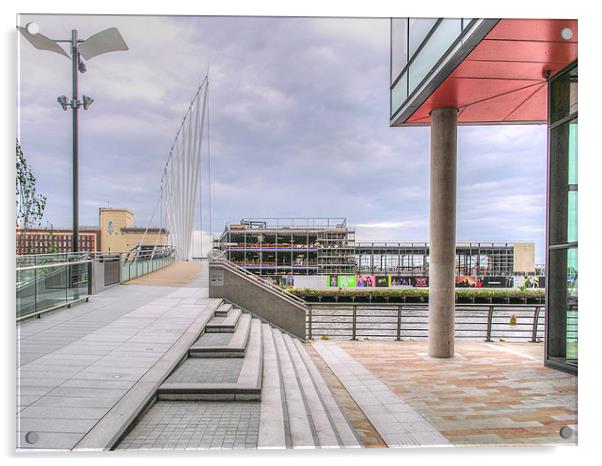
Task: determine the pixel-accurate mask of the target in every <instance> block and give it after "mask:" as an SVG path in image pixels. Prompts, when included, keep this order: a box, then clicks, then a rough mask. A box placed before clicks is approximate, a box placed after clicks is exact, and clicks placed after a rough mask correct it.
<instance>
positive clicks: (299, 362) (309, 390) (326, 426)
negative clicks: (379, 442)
mask: <svg viewBox="0 0 602 466" xmlns="http://www.w3.org/2000/svg"><path fill="white" fill-rule="evenodd" d="M283 339H284V342H285V344H286V346H287V348H288V351H289V354H290V357H291V361H292V363H293V366H294V368H295V372H296V373H297V379H298V380H299V382H300V388H301V390H302V391H303V396H304V399H305V404H306V406H307V415H308V416H307V417H308V418H310V419H311V423H312V424H313V427H314V430H315V432H316V436H317V438H318V444H317V445H316V446H319V447H321V448H338V447H339V446H340V443H339V439H338V438H337V435H336V433H335V431H334V428H333V426H332V424H331V422H330V418H329V416H328V412H327V410H326V407H325V406H324V404H323V403H322V399H321V398H320V395H319V394H318V390H317V389H316V386H315V385H314V382H313V380H312V378H311V376H310V375H309V372H308V370H307V367H306V366H305V363H304V362H303V359H302V358H301V356H300V354H299V351H298V349H297V347H296V346H295V344H294V343H293V340H292V338H291V337H290V335H287V334H285V335H283Z"/></svg>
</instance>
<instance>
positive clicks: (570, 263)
mask: <svg viewBox="0 0 602 466" xmlns="http://www.w3.org/2000/svg"><path fill="white" fill-rule="evenodd" d="M577 251H578V250H577V248H568V249H554V250H550V255H549V257H550V264H549V267H548V283H547V287H548V300H547V318H548V323H547V325H548V357H550V358H553V359H556V360H562V361H563V362H567V363H569V364H576V363H577V357H578V352H577V342H578V325H577V324H578V308H579V306H578V275H579V273H578V270H579V264H578V252H577Z"/></svg>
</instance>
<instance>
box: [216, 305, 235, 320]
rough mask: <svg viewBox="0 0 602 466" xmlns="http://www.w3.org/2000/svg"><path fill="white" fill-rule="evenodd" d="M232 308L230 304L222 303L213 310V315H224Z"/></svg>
mask: <svg viewBox="0 0 602 466" xmlns="http://www.w3.org/2000/svg"><path fill="white" fill-rule="evenodd" d="M232 308H233V306H232V304H228V303H222V304H221V306H220V307H218V308H217V309H216V310H215V317H226V316H227V315H228V312H230V310H231V309H232Z"/></svg>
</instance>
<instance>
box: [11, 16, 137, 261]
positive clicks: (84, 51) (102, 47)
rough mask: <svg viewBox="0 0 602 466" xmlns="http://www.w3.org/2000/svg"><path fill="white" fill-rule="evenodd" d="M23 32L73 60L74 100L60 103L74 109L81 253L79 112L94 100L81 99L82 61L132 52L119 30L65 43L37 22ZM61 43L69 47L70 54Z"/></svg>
mask: <svg viewBox="0 0 602 466" xmlns="http://www.w3.org/2000/svg"><path fill="white" fill-rule="evenodd" d="M17 29H18V30H19V32H20V33H21V34H22V35H23V37H25V39H27V41H28V42H29V43H30V44H31V45H33V46H34V47H35V48H36V49H38V50H47V51H49V52H54V53H57V54H59V55H62V56H64V57H67V58H68V59H70V60H71V76H72V81H71V84H72V89H73V94H72V98H71V100H70V101H69V100H68V99H67V96H64V95H62V96H60V97H58V98H57V102H58V103H59V104H60V105H61V107H62V108H63V110H67V108H68V107H71V110H72V114H73V131H72V138H73V239H72V241H71V250H72V251H73V252H78V249H79V244H78V243H79V157H78V150H79V149H78V147H79V142H78V110H79V107H83V108H84V110H88V108H90V105H92V102H94V99H93V98H91V97H89V96H86V95H84V96H82V102H80V101H79V98H78V72H79V73H85V72H86V64H85V63H84V62H83V61H82V59H81V57H84V58H85V59H86V60H90V59H91V58H94V57H96V56H98V55H102V54H103V53H109V52H117V51H121V50H123V51H125V50H129V49H128V46H127V44H126V43H125V41H124V40H123V37H121V34H120V33H119V31H118V30H117V28H114V27H113V28H109V29H105V30H104V31H100V32H98V33H96V34H94V35H93V36H90V37H88V39H86V40H81V39H78V38H77V29H73V30H72V31H71V38H70V39H65V40H55V39H50V38H49V37H46V36H45V35H43V34H40V32H39V31H40V27H39V26H38V24H36V23H34V22H30V23H27V24H26V25H25V27H21V26H17ZM59 42H64V43H68V44H69V47H68V49H67V50H68V51H69V52H70V54H71V55H69V53H67V52H66V51H65V49H63V47H62V46H60V45H59Z"/></svg>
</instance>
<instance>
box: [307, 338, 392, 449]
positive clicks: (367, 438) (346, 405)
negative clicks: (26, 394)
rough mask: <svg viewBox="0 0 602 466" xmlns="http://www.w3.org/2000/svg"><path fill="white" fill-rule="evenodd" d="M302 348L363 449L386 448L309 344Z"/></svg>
mask: <svg viewBox="0 0 602 466" xmlns="http://www.w3.org/2000/svg"><path fill="white" fill-rule="evenodd" d="M304 346H305V349H306V351H307V353H308V354H309V356H310V357H311V359H312V361H313V363H314V364H315V365H316V367H317V368H318V370H319V371H320V374H321V375H322V378H323V379H324V381H325V382H326V383H327V385H328V386H329V388H330V390H331V391H332V394H333V395H334V397H335V398H336V400H337V403H338V404H339V406H340V407H341V409H342V410H343V412H344V414H345V416H346V417H347V419H348V420H349V423H350V424H351V426H352V427H353V430H354V431H355V433H356V435H357V437H358V438H359V440H360V441H361V443H362V445H363V446H364V447H365V448H387V444H386V443H385V442H383V439H382V438H381V436H380V435H379V434H378V432H377V430H376V429H375V428H374V426H373V425H372V424H371V423H370V421H369V420H368V418H367V417H366V416H365V414H364V413H363V412H362V410H361V409H360V407H359V406H358V405H357V403H356V402H355V401H353V398H351V396H350V395H349V392H347V390H345V387H344V386H343V385H342V384H341V382H340V380H339V379H337V377H336V375H334V373H333V372H332V371H331V370H330V368H329V367H328V365H327V364H326V363H325V362H324V360H323V359H322V358H321V357H320V355H319V354H318V353H317V352H316V350H315V349H314V348H313V347H312V346H311V344H305V345H304Z"/></svg>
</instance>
